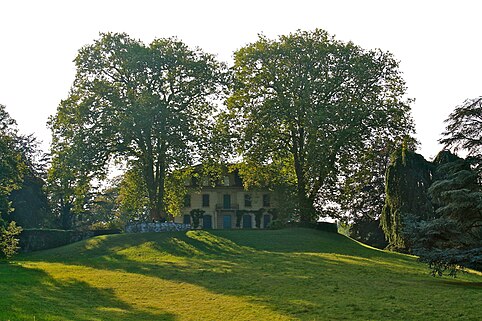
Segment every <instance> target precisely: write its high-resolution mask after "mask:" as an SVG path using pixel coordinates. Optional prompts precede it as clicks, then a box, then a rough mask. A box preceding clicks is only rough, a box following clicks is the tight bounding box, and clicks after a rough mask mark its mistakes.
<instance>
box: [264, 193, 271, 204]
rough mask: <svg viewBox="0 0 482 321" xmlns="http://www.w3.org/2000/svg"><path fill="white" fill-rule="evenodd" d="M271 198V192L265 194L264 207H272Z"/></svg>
mask: <svg viewBox="0 0 482 321" xmlns="http://www.w3.org/2000/svg"><path fill="white" fill-rule="evenodd" d="M270 206H271V200H270V199H269V194H263V207H270Z"/></svg>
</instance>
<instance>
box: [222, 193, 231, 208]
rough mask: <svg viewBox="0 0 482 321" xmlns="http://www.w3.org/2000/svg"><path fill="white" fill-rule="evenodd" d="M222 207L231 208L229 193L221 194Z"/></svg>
mask: <svg viewBox="0 0 482 321" xmlns="http://www.w3.org/2000/svg"><path fill="white" fill-rule="evenodd" d="M223 208H231V195H229V194H224V195H223Z"/></svg>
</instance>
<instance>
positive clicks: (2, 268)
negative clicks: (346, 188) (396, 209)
mask: <svg viewBox="0 0 482 321" xmlns="http://www.w3.org/2000/svg"><path fill="white" fill-rule="evenodd" d="M0 293H1V296H0V320H8V319H10V320H34V317H35V320H293V319H302V320H452V319H453V320H455V319H456V320H481V319H482V310H481V309H479V308H480V304H481V302H482V275H480V274H479V275H474V274H464V275H460V277H459V278H457V279H455V280H454V279H450V278H433V277H431V276H429V275H428V270H427V268H426V266H425V265H423V264H420V263H417V262H416V260H415V259H414V258H412V257H409V256H405V255H399V254H395V253H386V252H383V251H378V250H374V249H370V248H367V247H364V246H362V245H360V244H358V243H356V242H354V241H352V240H350V239H348V238H345V237H343V236H341V235H334V234H330V233H325V232H320V231H315V230H308V229H289V230H278V231H256V230H252V231H211V232H206V231H191V232H188V233H165V234H161V233H158V234H152V233H149V234H130V235H129V234H128V235H111V236H103V237H97V238H93V239H90V240H87V241H84V242H79V243H75V244H71V245H69V246H65V247H61V248H57V249H53V250H48V251H42V252H37V253H32V254H28V255H23V256H20V257H18V258H17V262H16V263H13V264H0Z"/></svg>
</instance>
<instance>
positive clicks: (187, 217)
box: [182, 215, 191, 224]
mask: <svg viewBox="0 0 482 321" xmlns="http://www.w3.org/2000/svg"><path fill="white" fill-rule="evenodd" d="M182 222H183V223H184V224H191V215H184V217H183V219H182Z"/></svg>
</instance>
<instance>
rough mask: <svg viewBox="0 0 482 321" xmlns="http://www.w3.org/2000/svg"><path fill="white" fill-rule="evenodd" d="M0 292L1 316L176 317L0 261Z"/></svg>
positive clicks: (29, 318)
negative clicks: (131, 304)
mask: <svg viewBox="0 0 482 321" xmlns="http://www.w3.org/2000/svg"><path fill="white" fill-rule="evenodd" d="M12 285H15V286H14V287H12ZM0 293H2V295H1V296H2V299H1V300H0V320H35V319H38V320H45V319H49V320H72V319H75V320H175V318H174V316H173V315H170V314H167V313H164V314H157V313H156V314H152V313H149V312H139V310H136V309H134V308H133V307H131V306H130V305H129V304H127V303H125V302H122V301H119V300H118V299H117V298H116V296H115V295H114V294H113V293H112V291H111V290H109V289H98V288H94V287H91V286H89V285H88V284H87V283H85V282H80V281H77V280H62V281H57V280H55V279H53V278H52V277H50V276H49V275H48V274H46V273H45V272H43V271H42V270H38V269H32V268H25V267H22V266H21V265H16V264H0Z"/></svg>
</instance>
